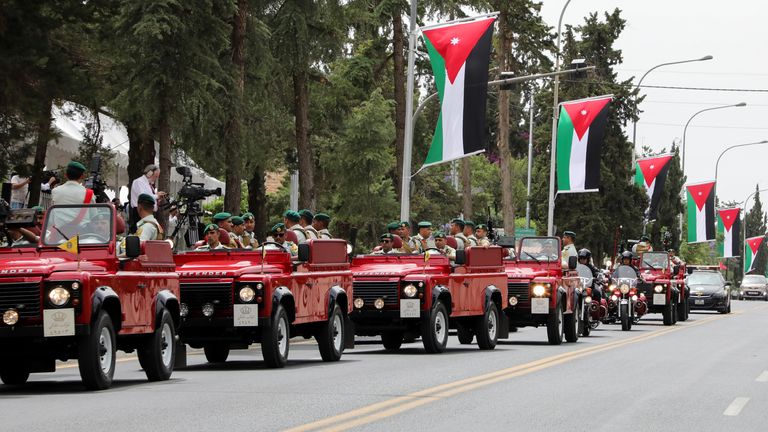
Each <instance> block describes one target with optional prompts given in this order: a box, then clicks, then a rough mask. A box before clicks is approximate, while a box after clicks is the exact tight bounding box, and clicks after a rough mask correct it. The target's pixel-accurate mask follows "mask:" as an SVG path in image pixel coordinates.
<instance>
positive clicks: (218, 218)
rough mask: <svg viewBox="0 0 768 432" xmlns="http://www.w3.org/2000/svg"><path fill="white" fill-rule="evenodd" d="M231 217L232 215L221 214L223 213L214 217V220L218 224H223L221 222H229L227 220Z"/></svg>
mask: <svg viewBox="0 0 768 432" xmlns="http://www.w3.org/2000/svg"><path fill="white" fill-rule="evenodd" d="M231 217H232V214H231V213H227V212H221V213H216V214H215V215H213V220H215V221H216V222H221V221H225V220H227V219H229V218H231Z"/></svg>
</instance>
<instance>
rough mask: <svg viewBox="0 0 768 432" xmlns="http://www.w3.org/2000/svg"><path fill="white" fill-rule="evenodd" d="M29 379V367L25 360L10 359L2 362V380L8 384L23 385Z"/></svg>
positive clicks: (0, 377) (0, 366)
mask: <svg viewBox="0 0 768 432" xmlns="http://www.w3.org/2000/svg"><path fill="white" fill-rule="evenodd" d="M28 379H29V367H28V366H27V365H26V364H24V362H23V361H21V360H17V359H8V360H5V361H3V362H2V363H0V380H1V381H3V383H4V384H6V385H21V384H24V383H25V382H27V380H28Z"/></svg>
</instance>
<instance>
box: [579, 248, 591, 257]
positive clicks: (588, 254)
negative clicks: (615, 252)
mask: <svg viewBox="0 0 768 432" xmlns="http://www.w3.org/2000/svg"><path fill="white" fill-rule="evenodd" d="M582 258H584V259H587V260H589V259H590V258H592V252H590V251H589V249H587V248H582V249H580V250H579V260H581V259H582Z"/></svg>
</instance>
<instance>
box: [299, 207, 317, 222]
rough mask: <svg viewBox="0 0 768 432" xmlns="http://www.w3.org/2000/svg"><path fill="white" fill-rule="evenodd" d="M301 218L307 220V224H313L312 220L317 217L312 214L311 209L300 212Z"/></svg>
mask: <svg viewBox="0 0 768 432" xmlns="http://www.w3.org/2000/svg"><path fill="white" fill-rule="evenodd" d="M299 216H300V217H303V218H304V219H306V220H307V222H312V219H314V218H315V215H314V214H312V211H311V210H309V209H303V210H299Z"/></svg>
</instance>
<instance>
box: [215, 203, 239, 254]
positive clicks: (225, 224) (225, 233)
mask: <svg viewBox="0 0 768 432" xmlns="http://www.w3.org/2000/svg"><path fill="white" fill-rule="evenodd" d="M213 223H215V224H216V225H218V226H219V241H220V242H221V244H223V245H224V246H226V247H228V248H234V247H237V244H235V242H234V241H233V240H232V239H231V238H230V236H229V233H231V232H232V214H231V213H228V212H219V213H216V214H215V215H213Z"/></svg>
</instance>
